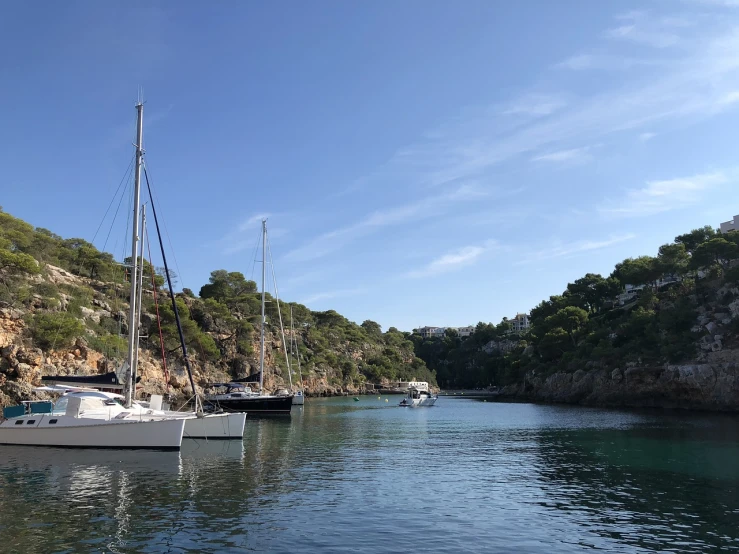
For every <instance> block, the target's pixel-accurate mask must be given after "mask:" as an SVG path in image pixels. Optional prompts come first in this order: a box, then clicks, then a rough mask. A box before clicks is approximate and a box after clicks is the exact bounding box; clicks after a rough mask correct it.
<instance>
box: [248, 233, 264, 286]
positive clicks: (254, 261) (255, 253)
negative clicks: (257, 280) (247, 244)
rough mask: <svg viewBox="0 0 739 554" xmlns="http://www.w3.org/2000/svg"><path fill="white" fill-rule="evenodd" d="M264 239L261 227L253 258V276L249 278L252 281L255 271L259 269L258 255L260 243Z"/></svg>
mask: <svg viewBox="0 0 739 554" xmlns="http://www.w3.org/2000/svg"><path fill="white" fill-rule="evenodd" d="M261 238H262V228H261V227H259V233H257V242H256V244H255V245H254V255H253V256H252V257H251V276H250V277H249V278H250V279H251V280H252V281H253V280H254V270H256V268H257V253H258V252H259V241H260V240H261Z"/></svg>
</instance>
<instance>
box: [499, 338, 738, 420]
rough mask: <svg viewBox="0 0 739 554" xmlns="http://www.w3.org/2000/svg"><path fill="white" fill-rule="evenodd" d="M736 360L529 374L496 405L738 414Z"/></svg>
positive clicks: (723, 357) (731, 354) (713, 355)
mask: <svg viewBox="0 0 739 554" xmlns="http://www.w3.org/2000/svg"><path fill="white" fill-rule="evenodd" d="M738 360H739V350H723V351H718V352H710V353H708V354H707V355H706V356H705V360H704V361H702V362H695V363H685V364H665V365H663V366H639V365H636V364H629V365H628V366H627V367H625V368H623V369H621V368H616V369H613V370H608V369H603V368H596V369H589V370H584V369H580V370H577V371H575V372H573V373H564V372H557V373H553V374H551V375H546V376H545V375H530V374H529V375H527V376H526V382H525V384H524V383H521V384H516V385H510V386H508V387H504V388H502V389H501V390H500V391H499V392H498V394H497V395H496V396H495V399H496V400H499V401H526V402H542V403H558V404H575V405H583V406H597V407H612V408H667V409H681V410H699V411H712V412H734V413H739V361H738Z"/></svg>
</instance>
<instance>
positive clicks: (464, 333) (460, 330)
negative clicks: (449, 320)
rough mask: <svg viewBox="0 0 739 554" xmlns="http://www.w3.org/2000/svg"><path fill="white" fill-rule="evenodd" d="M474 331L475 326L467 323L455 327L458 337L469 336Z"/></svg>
mask: <svg viewBox="0 0 739 554" xmlns="http://www.w3.org/2000/svg"><path fill="white" fill-rule="evenodd" d="M474 332H475V328H474V327H473V326H472V325H468V326H467V327H457V333H459V336H460V337H469V336H470V335H471V334H472V333H474Z"/></svg>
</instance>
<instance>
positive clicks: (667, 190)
mask: <svg viewBox="0 0 739 554" xmlns="http://www.w3.org/2000/svg"><path fill="white" fill-rule="evenodd" d="M727 180H728V178H727V177H726V175H725V174H724V173H723V172H715V173H704V174H701V175H694V176H692V177H682V178H678V179H667V180H661V181H647V183H646V184H645V186H644V187H642V188H639V189H632V190H629V191H627V193H626V197H625V198H624V199H622V200H619V201H607V202H605V203H604V204H602V205H601V206H599V207H598V211H599V212H600V214H601V215H603V216H606V217H637V216H645V215H652V214H656V213H660V212H666V211H669V210H674V209H677V208H683V207H686V206H689V205H691V204H694V203H695V202H697V201H698V200H700V197H701V192H702V191H705V190H706V189H708V188H711V187H714V186H716V185H721V184H723V183H726V182H727Z"/></svg>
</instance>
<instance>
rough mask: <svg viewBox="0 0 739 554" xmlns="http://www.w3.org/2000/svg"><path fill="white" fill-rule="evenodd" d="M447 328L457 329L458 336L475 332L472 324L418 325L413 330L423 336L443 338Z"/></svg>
mask: <svg viewBox="0 0 739 554" xmlns="http://www.w3.org/2000/svg"><path fill="white" fill-rule="evenodd" d="M447 329H454V330H455V331H457V333H458V334H459V336H460V337H469V336H470V335H471V334H472V333H474V332H475V328H474V326H472V325H469V326H467V327H419V328H418V329H415V330H414V332H416V333H418V334H419V335H421V336H422V337H423V338H425V339H428V338H443V337H444V334H445V333H446V330H447Z"/></svg>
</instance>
